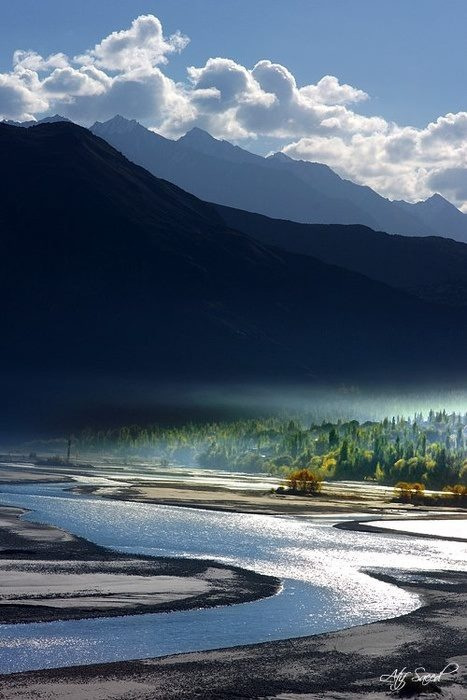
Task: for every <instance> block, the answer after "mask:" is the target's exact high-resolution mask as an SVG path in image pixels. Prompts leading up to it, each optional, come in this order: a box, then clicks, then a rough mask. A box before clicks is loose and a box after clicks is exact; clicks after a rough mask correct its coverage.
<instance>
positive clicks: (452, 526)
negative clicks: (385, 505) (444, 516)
mask: <svg viewBox="0 0 467 700" xmlns="http://www.w3.org/2000/svg"><path fill="white" fill-rule="evenodd" d="M370 524H371V525H376V526H377V527H383V528H385V529H389V530H400V531H401V532H412V533H414V534H422V535H435V536H436V537H458V538H461V539H464V540H466V541H467V518H466V519H452V520H429V519H428V518H420V520H373V521H372V522H371V523H370Z"/></svg>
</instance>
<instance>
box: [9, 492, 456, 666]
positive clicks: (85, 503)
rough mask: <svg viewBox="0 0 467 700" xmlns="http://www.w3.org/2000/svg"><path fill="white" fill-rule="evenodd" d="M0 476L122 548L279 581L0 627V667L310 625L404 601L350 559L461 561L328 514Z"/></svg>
mask: <svg viewBox="0 0 467 700" xmlns="http://www.w3.org/2000/svg"><path fill="white" fill-rule="evenodd" d="M63 488H64V487H63V486H60V487H59V486H44V485H29V486H24V485H23V486H16V487H13V486H9V487H7V486H1V492H0V502H2V503H4V504H11V505H21V506H24V507H26V508H31V509H33V510H34V513H32V514H30V515H29V516H28V517H29V518H30V519H33V520H36V521H42V522H47V523H52V524H54V525H58V526H61V527H64V528H65V529H68V530H70V531H72V532H74V533H76V534H78V535H81V536H83V537H86V538H87V539H89V540H92V541H94V542H97V543H99V544H102V545H105V546H108V547H113V548H116V549H118V550H121V551H125V552H133V553H144V554H152V555H172V556H187V557H204V558H212V559H216V560H218V561H222V562H224V563H229V564H235V565H238V566H243V567H246V568H250V569H254V570H256V571H259V572H261V573H264V574H271V575H275V576H278V577H280V578H281V579H282V580H283V583H284V588H283V591H282V592H281V593H280V594H279V595H277V596H274V597H272V598H269V599H265V600H261V601H257V602H254V603H248V604H243V605H236V606H231V607H222V608H214V609H210V610H193V611H184V612H179V613H169V614H159V615H139V616H134V617H121V618H111V619H105V618H102V619H98V620H80V621H66V622H57V623H56V622H53V623H46V624H44V623H42V624H40V623H38V624H30V625H3V626H0V668H1V669H2V670H3V671H4V672H11V671H13V670H24V669H34V668H41V667H53V666H60V665H70V664H82V663H92V662H98V661H111V660H116V659H129V658H139V657H150V656H158V655H164V654H171V653H176V652H182V651H190V650H199V649H207V648H217V647H225V646H233V645H236V644H247V643H253V642H260V641H265V640H270V639H281V638H287V637H294V636H301V635H306V634H316V633H320V632H323V631H330V630H335V629H340V628H344V627H349V626H352V625H357V624H361V623H364V622H370V621H374V620H378V619H383V618H387V617H391V616H395V615H398V614H402V613H406V612H409V611H410V610H413V609H414V608H416V607H417V606H418V604H419V600H418V598H417V596H415V595H413V594H410V593H407V592H406V591H403V590H401V589H399V588H397V587H396V586H392V585H389V584H387V583H384V582H382V581H378V580H376V579H374V578H370V577H369V576H368V575H366V574H365V573H364V572H363V571H361V569H364V568H367V567H371V568H380V567H381V568H397V569H399V568H402V569H410V570H422V569H430V570H433V569H437V570H441V569H464V568H465V559H466V558H465V554H466V547H465V545H464V544H463V543H458V542H447V541H446V542H443V541H441V540H427V539H417V538H410V539H409V538H407V537H402V536H399V535H395V534H392V533H391V534H390V533H388V534H387V535H382V534H378V533H375V534H372V533H358V532H350V531H345V530H339V529H336V528H333V527H332V526H331V523H330V522H329V521H323V520H322V519H320V520H317V521H316V522H315V521H310V520H304V519H297V518H293V517H273V516H268V515H247V514H237V513H222V512H215V511H203V510H199V509H191V508H177V507H173V506H156V505H150V504H141V503H124V502H120V501H105V500H99V499H96V498H92V497H87V496H79V497H77V496H74V495H72V494H70V493H64V492H63Z"/></svg>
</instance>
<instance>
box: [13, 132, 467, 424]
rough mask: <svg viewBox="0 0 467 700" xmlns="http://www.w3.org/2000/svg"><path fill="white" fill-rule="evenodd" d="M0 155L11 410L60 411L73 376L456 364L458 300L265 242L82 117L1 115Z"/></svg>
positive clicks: (463, 344)
mask: <svg viewBox="0 0 467 700" xmlns="http://www.w3.org/2000/svg"><path fill="white" fill-rule="evenodd" d="M0 153H1V155H2V162H4V163H8V168H3V169H2V172H1V175H0V188H1V192H2V207H1V208H0V233H1V245H2V257H1V268H0V292H1V295H2V296H1V298H2V336H1V341H0V357H1V360H2V368H3V369H2V374H1V376H0V379H1V381H2V386H3V387H6V386H7V385H8V386H9V387H10V389H9V390H8V391H7V390H6V389H4V391H3V398H4V402H3V406H4V409H5V408H6V407H7V406H8V412H9V413H11V412H12V405H13V403H14V402H16V405H17V406H19V408H18V411H19V410H21V411H23V413H24V411H26V410H28V407H29V406H30V404H31V400H32V398H34V397H36V398H37V397H38V396H40V397H41V401H45V402H46V403H48V402H49V401H52V400H53V401H57V400H58V399H57V396H60V406H61V407H62V408H63V406H65V405H66V403H67V401H68V400H69V397H65V398H63V392H64V389H63V387H65V386H66V385H67V383H68V381H69V378H70V377H74V378H75V379H76V378H79V382H78V383H84V382H85V381H91V383H92V381H93V378H94V379H96V378H98V379H99V381H100V380H101V379H102V377H108V380H109V383H110V384H112V383H113V382H114V381H115V378H116V377H117V378H119V379H120V380H121V378H122V377H126V378H131V377H139V378H142V379H143V380H144V382H145V383H146V384H147V383H148V382H153V381H164V382H169V381H183V382H186V381H216V382H219V381H222V382H230V381H239V380H242V381H244V380H248V381H251V380H255V381H271V382H276V383H277V382H279V383H280V382H285V381H291V380H293V381H296V380H298V381H300V382H304V381H314V382H316V381H319V382H322V381H351V382H354V381H385V382H386V381H390V380H402V379H403V380H408V379H410V380H416V379H417V378H418V379H420V378H426V377H427V376H430V378H431V379H434V378H445V377H450V378H453V377H454V378H455V379H458V378H461V377H463V376H464V374H465V357H466V354H465V351H466V349H467V338H466V328H467V324H465V318H464V316H463V315H462V313H460V312H458V311H451V310H450V309H444V308H442V307H439V306H436V305H433V304H427V303H425V302H422V301H419V300H417V299H415V298H414V297H412V296H410V295H408V294H406V293H404V292H401V291H398V290H395V289H392V288H390V287H388V286H386V285H384V284H381V283H379V282H375V281H373V280H370V279H368V278H367V277H365V276H362V275H359V274H356V273H354V272H350V271H347V270H344V269H342V268H339V267H335V266H332V265H328V264H326V263H323V262H321V261H319V260H317V259H315V258H312V257H309V256H304V255H295V254H292V253H288V252H284V251H281V250H279V249H276V248H269V247H264V246H262V245H261V244H260V243H258V242H256V241H255V240H254V239H252V238H251V237H249V236H247V235H245V234H242V233H238V232H236V231H235V230H233V229H232V228H229V227H227V226H226V225H225V223H224V222H223V220H222V217H221V216H220V214H219V213H218V212H217V211H216V210H215V208H214V207H213V206H211V205H209V204H206V203H204V202H202V201H200V200H198V199H196V198H195V197H193V196H192V195H189V194H187V193H186V192H183V191H182V190H180V189H179V188H177V187H176V186H174V185H172V184H170V183H168V182H165V181H162V180H158V179H157V178H154V177H153V176H152V175H150V174H149V173H148V172H146V171H145V170H143V169H142V168H140V167H138V166H135V165H134V164H132V163H130V162H129V161H128V160H126V159H125V158H124V157H123V156H122V155H121V154H120V153H118V152H117V151H115V150H114V149H113V148H112V147H111V146H109V145H108V144H107V143H106V142H105V141H103V140H102V139H99V138H97V137H95V136H94V135H93V134H91V133H90V132H89V131H88V130H86V129H82V128H80V127H77V126H75V125H72V124H67V123H55V124H43V125H40V126H36V127H32V128H30V129H20V128H16V127H12V126H7V125H0ZM51 377H53V381H52V380H51ZM76 381H78V380H76ZM57 385H58V386H61V387H62V388H61V390H60V391H61V393H60V391H59V392H58V393H57V391H58V390H56V387H57ZM96 391H97V389H96ZM31 392H32V394H31ZM54 392H55V393H54ZM35 400H36V399H35Z"/></svg>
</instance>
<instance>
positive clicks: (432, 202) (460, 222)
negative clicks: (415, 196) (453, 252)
mask: <svg viewBox="0 0 467 700" xmlns="http://www.w3.org/2000/svg"><path fill="white" fill-rule="evenodd" d="M397 204H399V206H400V207H402V208H403V209H404V211H408V212H409V213H411V214H415V215H416V216H418V218H419V219H422V220H423V221H425V222H426V223H427V225H428V224H429V225H430V226H431V227H432V228H434V229H435V230H437V231H448V232H449V235H450V236H451V237H452V238H455V239H456V240H460V241H466V242H467V216H466V215H465V214H463V213H462V212H461V211H459V209H458V208H457V207H455V206H454V204H451V202H448V200H447V199H445V198H444V197H442V196H441V195H440V194H434V195H433V196H432V197H429V198H428V199H426V200H425V201H424V202H416V203H415V204H410V203H409V202H404V201H398V202H397Z"/></svg>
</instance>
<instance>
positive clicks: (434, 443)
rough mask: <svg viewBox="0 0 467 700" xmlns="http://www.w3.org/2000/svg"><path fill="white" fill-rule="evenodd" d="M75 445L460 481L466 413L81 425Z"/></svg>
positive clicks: (219, 462) (128, 453)
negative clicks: (114, 426)
mask: <svg viewBox="0 0 467 700" xmlns="http://www.w3.org/2000/svg"><path fill="white" fill-rule="evenodd" d="M76 447H77V448H78V449H79V451H80V453H81V454H83V453H91V452H102V453H107V454H112V455H113V456H115V457H118V458H120V459H123V460H126V461H127V462H129V463H130V462H131V461H132V460H151V461H154V462H158V461H159V462H160V463H162V464H167V463H171V464H181V465H188V466H199V467H203V468H211V469H226V470H231V471H246V472H266V473H269V474H273V475H278V476H282V475H287V474H288V473H290V472H291V471H292V470H296V469H301V468H306V469H310V470H312V471H314V472H316V473H317V474H318V475H319V476H320V478H322V479H353V480H362V479H368V480H375V481H377V482H380V483H385V484H396V483H398V482H401V481H403V482H417V483H422V484H424V485H425V486H426V487H429V488H442V487H443V486H446V485H447V484H466V483H467V449H466V447H467V414H458V413H449V414H448V413H447V412H446V411H437V412H435V411H430V412H429V413H428V414H427V415H423V414H422V413H417V414H415V415H414V416H412V417H403V416H394V417H392V418H385V419H384V420H381V421H366V422H359V421H357V420H350V421H340V420H339V421H336V422H322V423H320V424H315V423H312V424H311V425H305V424H304V422H303V420H301V419H300V418H298V417H294V418H292V419H290V418H279V417H266V418H262V419H261V418H256V419H248V420H239V421H229V422H212V423H199V424H196V423H190V424H187V425H184V426H180V427H171V428H166V427H162V426H159V425H153V426H138V425H133V426H123V427H120V428H118V429H112V430H105V431H93V430H90V429H89V430H86V431H83V432H82V433H81V434H80V435H78V436H77V437H76Z"/></svg>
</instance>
